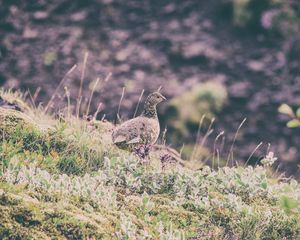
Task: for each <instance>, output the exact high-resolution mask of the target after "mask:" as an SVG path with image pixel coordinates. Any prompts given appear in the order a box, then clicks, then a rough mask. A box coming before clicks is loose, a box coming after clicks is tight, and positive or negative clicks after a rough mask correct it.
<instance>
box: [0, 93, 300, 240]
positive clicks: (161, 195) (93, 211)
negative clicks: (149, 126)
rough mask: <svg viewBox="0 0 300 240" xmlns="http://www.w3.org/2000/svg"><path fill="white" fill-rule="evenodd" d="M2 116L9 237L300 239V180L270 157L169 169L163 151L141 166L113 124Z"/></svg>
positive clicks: (3, 206) (2, 194) (0, 225)
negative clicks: (282, 173) (120, 144)
mask: <svg viewBox="0 0 300 240" xmlns="http://www.w3.org/2000/svg"><path fill="white" fill-rule="evenodd" d="M6 94H7V93H6ZM0 109H1V108H0ZM11 114H14V115H15V117H14V118H13V119H14V124H11V122H9V121H10V120H11V119H12V118H11V117H9V116H10V115H11ZM3 116H4V117H3ZM1 117H2V122H1V123H2V124H1V126H0V134H1V136H2V137H1V139H0V166H1V170H0V238H1V239H220V240H221V239H265V240H271V239H299V238H300V207H299V203H300V185H299V183H298V182H296V181H295V180H291V181H286V182H283V181H280V180H279V179H276V178H274V177H272V175H271V171H270V169H269V165H271V164H272V160H274V159H273V156H272V155H269V156H268V157H266V158H265V161H264V162H265V165H264V166H257V167H255V168H253V167H246V168H243V167H235V168H228V167H224V168H220V169H218V170H217V171H215V170H212V169H210V168H209V167H204V168H203V169H202V170H197V171H195V170H190V169H187V168H184V167H180V166H179V165H178V166H177V165H173V166H172V167H170V168H169V169H167V170H162V167H161V165H160V159H159V158H160V154H161V153H160V152H152V153H151V156H150V163H148V164H141V163H140V159H138V157H136V156H135V155H134V154H132V153H128V152H124V151H122V150H119V149H118V148H116V147H115V146H114V145H113V144H112V143H111V139H110V134H111V133H110V131H111V128H112V127H113V126H112V124H110V123H108V122H92V123H91V122H86V121H84V120H80V119H76V118H73V117H71V118H60V119H56V118H54V117H52V116H50V115H45V114H43V113H42V111H41V110H40V109H30V110H28V111H25V113H24V114H19V113H17V112H14V111H11V110H4V109H1V110H0V118H1ZM28 118H30V121H28Z"/></svg>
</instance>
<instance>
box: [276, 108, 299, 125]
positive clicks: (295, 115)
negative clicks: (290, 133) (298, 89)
mask: <svg viewBox="0 0 300 240" xmlns="http://www.w3.org/2000/svg"><path fill="white" fill-rule="evenodd" d="M278 111H279V112H280V113H282V114H285V115H288V116H289V117H291V118H292V119H291V120H289V121H288V122H287V124H286V125H287V127H289V128H295V127H300V107H299V108H298V109H297V110H296V111H294V110H293V109H292V108H291V107H290V106H289V105H287V104H282V105H281V106H280V107H279V108H278Z"/></svg>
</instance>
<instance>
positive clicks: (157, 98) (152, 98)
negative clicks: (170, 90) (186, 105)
mask: <svg viewBox="0 0 300 240" xmlns="http://www.w3.org/2000/svg"><path fill="white" fill-rule="evenodd" d="M165 100H166V98H165V97H164V96H163V95H162V94H160V93H159V92H154V93H151V94H150V95H149V96H148V97H147V100H146V102H147V103H148V104H150V105H156V104H158V103H160V102H162V101H165Z"/></svg>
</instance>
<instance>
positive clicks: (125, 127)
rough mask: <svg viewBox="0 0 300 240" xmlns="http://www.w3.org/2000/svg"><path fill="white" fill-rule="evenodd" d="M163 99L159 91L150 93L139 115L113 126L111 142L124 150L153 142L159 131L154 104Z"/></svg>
mask: <svg viewBox="0 0 300 240" xmlns="http://www.w3.org/2000/svg"><path fill="white" fill-rule="evenodd" d="M164 100H165V97H164V96H162V95H161V94H160V93H159V92H154V93H151V94H150V95H149V96H148V97H147V99H146V101H145V104H144V110H143V112H142V114H141V115H140V116H138V117H136V118H133V119H130V120H128V121H126V122H124V123H122V124H121V125H119V126H118V127H116V128H115V130H114V131H113V133H112V141H113V143H114V144H116V145H117V146H118V147H119V148H122V149H126V150H134V148H135V147H137V146H139V145H141V144H143V145H152V144H154V143H155V142H156V141H157V139H158V136H159V132H160V126H159V121H158V116H157V111H156V105H157V104H158V103H160V102H162V101H164Z"/></svg>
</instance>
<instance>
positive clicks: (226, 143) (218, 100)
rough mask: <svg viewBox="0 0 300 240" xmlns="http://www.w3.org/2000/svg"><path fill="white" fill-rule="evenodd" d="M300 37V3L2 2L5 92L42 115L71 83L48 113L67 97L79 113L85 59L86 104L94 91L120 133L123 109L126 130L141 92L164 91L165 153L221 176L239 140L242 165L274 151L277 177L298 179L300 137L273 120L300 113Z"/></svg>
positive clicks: (0, 55) (0, 54) (0, 71)
mask: <svg viewBox="0 0 300 240" xmlns="http://www.w3.org/2000/svg"><path fill="white" fill-rule="evenodd" d="M299 26H300V3H299V1H298V0H211V1H204V0H203V1H201V0H185V1H180V0H175V1H170V0H169V1H167V0H159V1H158V0H151V1H150V0H149V1H140V0H127V1H121V0H119V1H117V0H90V1H80V0H49V1H46V0H32V1H31V0H28V1H21V0H2V1H1V2H0V86H1V87H4V88H6V89H8V88H13V89H21V90H22V91H28V93H30V94H31V95H32V96H34V97H36V98H37V102H41V103H43V104H44V105H45V104H46V103H47V102H48V101H49V99H50V97H51V96H52V95H53V93H54V91H55V89H56V88H57V86H58V85H59V83H60V82H61V81H62V79H63V78H64V81H63V83H62V85H61V87H60V88H59V89H58V92H57V94H58V97H56V98H55V101H54V103H55V105H53V106H51V108H52V109H63V108H64V106H65V103H66V97H65V91H64V87H65V86H66V87H67V90H68V91H69V92H70V94H71V101H72V103H73V105H75V103H76V97H77V94H78V89H79V86H80V79H81V74H82V71H83V68H84V65H85V64H84V59H85V57H87V62H86V65H85V72H84V84H83V92H82V94H83V103H86V102H87V101H88V98H89V97H90V94H91V91H92V90H93V88H94V87H95V92H94V97H93V101H92V107H91V111H90V113H91V114H92V113H94V112H95V111H96V109H97V106H99V104H100V103H101V104H102V105H101V108H100V112H99V114H98V118H103V115H104V114H105V118H106V119H108V120H112V121H114V120H115V119H116V114H117V111H118V108H119V107H120V116H121V118H122V119H124V120H125V119H128V118H131V117H132V116H133V114H134V111H135V109H136V106H137V103H138V101H139V98H140V96H141V93H143V90H144V94H143V97H142V99H144V96H146V95H147V94H148V93H150V92H152V91H154V90H157V89H158V88H159V87H160V86H162V90H161V91H162V93H163V94H164V95H165V96H166V97H167V98H168V99H169V101H168V102H167V103H165V104H162V106H160V107H159V113H160V119H161V125H162V129H164V128H167V134H166V142H167V144H168V145H170V146H172V147H174V148H176V149H177V150H178V151H180V150H181V151H182V155H183V157H184V158H185V159H188V158H190V157H191V155H192V154H193V155H194V156H193V157H195V158H198V159H201V160H202V161H205V162H207V163H208V164H212V163H211V159H212V157H211V156H212V155H214V154H215V153H216V152H219V153H220V158H221V159H223V161H221V162H223V164H224V163H225V162H226V160H227V157H228V154H231V151H230V149H232V148H231V145H232V142H233V141H234V139H235V135H236V140H235V143H234V147H233V152H234V159H236V161H239V162H240V163H242V162H248V163H249V164H252V165H254V164H256V163H258V162H259V160H260V159H261V157H262V156H264V155H265V154H266V153H267V151H268V150H272V151H274V152H275V155H276V156H277V157H278V158H279V161H277V165H276V168H277V169H278V170H279V171H284V172H286V173H287V175H291V174H292V175H294V176H296V177H300V171H298V169H299V167H298V164H300V147H299V146H300V128H297V127H295V128H288V127H287V126H286V123H287V121H289V120H291V116H288V115H286V114H281V113H279V112H278V107H279V106H280V105H281V104H283V103H286V104H288V105H289V106H290V107H291V108H292V109H293V110H296V109H297V107H298V106H300V94H299V93H300V31H299ZM87 52H88V55H87ZM74 64H77V67H76V68H73V71H72V72H71V73H69V74H68V75H67V76H65V75H66V73H67V72H68V71H69V70H70V69H71V68H72V67H73V66H74ZM110 72H111V73H112V76H111V78H109V79H108V80H107V81H105V77H106V76H107V75H108V74H109V73H110ZM64 76H65V77H64ZM97 78H99V80H98V81H97ZM95 83H98V84H97V85H95ZM122 93H123V99H122V101H121V104H120V106H119V102H120V99H121V96H122ZM83 106H85V105H84V104H83ZM285 111H286V110H285ZM283 112H284V111H283ZM204 114H205V116H206V118H205V119H204V121H203V124H202V128H201V130H200V132H198V129H199V122H200V121H201V119H202V117H203V115H204ZM213 118H215V119H216V120H215V121H214V123H213V124H212V128H213V129H214V131H213V132H212V133H211V134H210V136H208V137H207V139H206V137H204V136H205V133H206V132H207V129H208V128H209V125H210V122H211V119H213ZM244 118H247V120H246V121H245V122H244V123H243V125H242V126H241V128H240V129H239V131H238V134H236V132H237V130H238V128H239V126H240V124H241V123H242V121H243V119H244ZM222 131H224V134H220V133H221V132H222ZM197 132H198V134H197ZM260 142H262V144H260ZM195 144H196V145H200V147H197V151H196V153H195V151H193V149H195ZM216 149H217V150H218V151H216ZM255 149H256V151H254V150H255ZM250 156H251V158H250V159H249V157H250Z"/></svg>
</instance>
